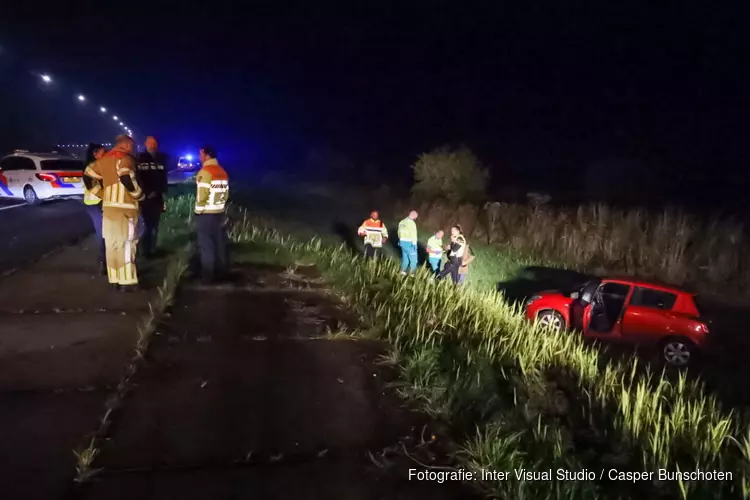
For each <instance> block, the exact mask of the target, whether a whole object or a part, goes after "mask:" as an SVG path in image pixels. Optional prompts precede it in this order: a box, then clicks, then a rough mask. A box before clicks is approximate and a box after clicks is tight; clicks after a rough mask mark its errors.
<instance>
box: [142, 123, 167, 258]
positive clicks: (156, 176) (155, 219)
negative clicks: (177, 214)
mask: <svg viewBox="0 0 750 500" xmlns="http://www.w3.org/2000/svg"><path fill="white" fill-rule="evenodd" d="M145 146H146V151H145V152H144V153H140V154H139V155H138V171H137V179H138V185H139V186H141V189H143V193H144V195H145V198H144V199H143V201H142V202H141V224H142V227H141V229H142V231H143V234H142V235H141V253H142V254H143V256H144V257H146V258H152V257H153V256H154V255H155V252H156V237H157V235H158V233H159V219H160V218H161V214H162V212H163V211H164V197H165V196H166V193H167V162H168V161H169V156H167V155H166V154H164V153H162V152H161V151H159V150H158V149H159V142H158V141H157V140H156V137H154V136H153V135H150V136H148V137H147V138H146V143H145Z"/></svg>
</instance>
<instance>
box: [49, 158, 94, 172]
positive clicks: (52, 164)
mask: <svg viewBox="0 0 750 500" xmlns="http://www.w3.org/2000/svg"><path fill="white" fill-rule="evenodd" d="M39 163H41V164H42V170H60V171H65V172H83V171H84V170H85V167H84V166H83V162H82V161H80V160H42V161H40V162H39Z"/></svg>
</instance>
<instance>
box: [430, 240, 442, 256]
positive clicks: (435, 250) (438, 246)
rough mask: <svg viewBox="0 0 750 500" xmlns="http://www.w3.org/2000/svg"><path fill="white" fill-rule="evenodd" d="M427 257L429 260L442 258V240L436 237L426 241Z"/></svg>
mask: <svg viewBox="0 0 750 500" xmlns="http://www.w3.org/2000/svg"><path fill="white" fill-rule="evenodd" d="M427 255H428V256H429V258H430V259H440V258H442V257H443V239H442V238H438V237H437V236H434V235H433V236H432V237H430V239H429V240H427Z"/></svg>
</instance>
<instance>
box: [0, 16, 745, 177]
mask: <svg viewBox="0 0 750 500" xmlns="http://www.w3.org/2000/svg"><path fill="white" fill-rule="evenodd" d="M358 3H360V2H350V3H349V4H348V6H346V7H344V6H342V5H343V4H344V3H343V2H337V3H336V4H335V3H330V4H326V3H325V2H304V3H296V4H293V3H284V2H273V3H268V4H267V5H265V6H260V5H261V4H259V3H257V2H253V3H252V4H253V7H247V6H246V7H242V8H241V9H240V8H239V7H235V8H234V9H231V8H228V7H221V6H220V3H219V2H201V4H205V5H201V6H200V7H199V6H193V5H191V4H190V3H188V2H175V3H174V4H170V5H171V6H170V7H166V6H164V7H162V6H160V4H159V3H158V2H155V3H151V4H150V5H151V7H148V8H146V7H141V6H139V5H137V4H133V3H127V4H126V5H127V6H128V7H127V8H123V7H120V8H113V7H109V6H107V7H101V6H97V7H96V8H94V7H93V5H99V4H104V2H91V5H92V7H90V8H89V9H84V10H80V9H73V8H71V7H70V6H67V5H65V6H64V5H63V3H62V2H61V3H60V4H59V5H58V6H57V7H48V8H45V9H39V8H36V7H34V6H32V5H31V4H29V3H27V4H26V6H25V7H19V6H17V5H16V6H13V7H11V6H8V5H6V6H4V7H1V8H0V18H2V19H3V20H4V22H3V26H2V31H0V47H2V49H0V69H3V71H2V74H3V76H2V82H3V85H4V88H3V100H4V101H3V107H6V106H11V107H13V106H15V107H16V108H17V107H18V106H19V103H24V102H25V103H27V104H26V105H25V106H27V108H31V107H32V106H31V105H30V104H28V102H34V103H35V105H36V106H37V107H42V108H44V109H42V110H37V111H34V112H33V113H32V112H29V113H21V114H20V117H17V118H15V120H16V121H18V120H21V121H23V122H24V123H25V122H29V121H33V120H39V116H40V115H44V116H47V118H44V119H43V121H44V122H45V126H46V127H47V128H52V129H54V130H50V131H49V132H45V134H47V133H48V134H50V135H54V136H55V137H56V138H57V137H58V136H59V140H60V141H76V140H78V141H83V140H88V137H87V136H88V135H89V134H90V135H91V136H92V137H93V136H94V135H96V138H98V137H100V136H101V134H102V133H104V131H105V130H106V134H105V135H107V137H111V136H113V135H114V134H115V133H116V132H117V130H116V128H115V127H113V126H112V124H109V123H107V122H106V120H105V119H103V118H102V117H100V116H97V111H96V108H95V107H94V104H95V103H96V105H97V107H98V103H100V102H101V103H103V104H105V105H106V106H108V107H109V108H110V109H112V110H115V111H116V112H117V113H119V114H121V116H123V117H124V118H125V119H126V120H127V122H128V124H129V125H130V126H132V127H133V128H134V131H135V133H136V135H137V139H141V140H142V138H143V136H144V135H146V134H151V133H153V134H156V135H157V136H159V137H160V138H161V141H162V143H163V146H164V147H163V149H165V150H167V151H169V152H172V153H173V154H176V155H178V154H181V153H183V152H188V151H193V152H195V151H197V147H198V146H199V145H200V144H201V143H203V142H209V143H212V144H214V145H216V146H217V147H218V148H219V150H220V153H221V152H223V155H224V157H225V158H226V159H227V162H229V163H231V164H232V166H233V167H234V168H235V169H241V170H243V171H246V172H252V173H262V172H264V171H267V170H269V169H273V168H282V167H283V168H294V167H295V166H301V165H303V164H304V158H305V157H306V155H307V154H308V152H309V151H310V150H312V149H320V148H329V149H332V150H335V151H341V152H343V153H346V154H348V155H350V156H351V158H352V159H353V160H354V163H355V164H356V165H361V164H363V163H366V162H376V163H377V164H378V165H380V166H381V169H382V172H383V173H384V175H389V174H390V173H391V172H401V173H403V172H407V171H408V165H409V164H410V163H412V161H413V159H414V157H415V156H416V155H417V154H418V153H420V152H422V151H425V150H428V149H431V148H434V147H437V146H439V145H441V144H443V143H446V142H452V143H465V144H467V145H468V146H470V147H472V148H473V149H474V150H475V151H476V152H477V153H478V154H479V156H480V157H481V158H482V159H483V160H484V161H485V162H486V163H488V164H490V165H491V166H492V169H493V173H494V175H495V177H496V179H497V178H504V176H505V175H506V174H507V177H508V178H513V179H515V180H518V179H521V180H522V181H523V180H533V179H538V178H540V177H544V178H548V179H554V180H555V182H561V183H568V184H570V183H575V178H576V176H577V175H578V173H579V172H582V171H583V170H585V169H586V168H588V167H589V166H590V165H595V164H600V163H601V164H604V165H606V164H607V163H608V162H611V161H621V160H624V161H627V162H634V163H635V164H639V165H641V166H642V167H641V169H642V170H644V171H648V170H649V169H654V171H656V170H658V171H659V172H661V174H660V175H661V176H662V177H666V178H669V177H670V176H674V177H675V178H677V177H679V178H690V179H694V180H695V179H698V180H701V182H702V179H704V178H711V179H713V181H712V182H714V184H711V185H712V186H713V189H720V188H721V183H720V182H719V183H717V182H715V178H716V176H717V172H721V176H722V178H724V179H725V178H728V177H732V178H734V179H735V180H737V179H740V180H741V178H744V176H745V174H744V172H745V169H746V167H747V165H748V163H749V162H748V159H747V156H748V155H747V153H746V151H745V149H746V148H745V143H746V137H747V136H748V132H750V130H749V129H750V126H749V125H748V111H750V90H749V89H750V85H748V84H749V83H750V82H748V61H750V57H748V56H750V50H749V49H750V44H749V43H748V39H749V37H750V36H749V35H748V33H747V30H746V28H745V27H744V26H743V19H745V16H744V13H743V12H741V11H740V10H739V9H734V8H732V7H731V4H730V3H729V2H720V3H713V4H709V3H707V2H706V3H705V6H704V7H688V6H685V5H684V4H686V2H658V3H657V2H651V5H650V6H649V7H648V8H645V7H644V6H642V5H640V4H638V3H636V2H616V3H619V4H622V5H621V6H620V7H615V6H613V5H611V4H613V3H615V2H589V3H584V2H558V1H555V2H552V1H550V2H540V3H533V2H489V1H488V2H482V3H481V4H480V3H475V4H473V3H463V2H451V3H447V2H446V3H441V2H406V1H401V2H390V3H389V2H382V1H381V2H367V4H368V5H370V6H369V7H367V6H360V5H357V4H358ZM361 3H363V4H364V3H365V2H361ZM337 4H338V5H337ZM123 5H125V4H123ZM237 5H239V3H238V4H237ZM480 5H483V6H480ZM597 5H598V7H597ZM737 5H740V4H739V3H738V4H737ZM3 10H5V12H2V11H3ZM11 67H12V68H14V69H13V71H8V68H11ZM21 67H23V68H24V69H23V70H22V69H20V68H21ZM29 71H39V72H42V71H44V72H49V73H50V74H51V75H53V76H54V77H55V78H56V79H58V81H59V82H61V84H60V88H58V89H52V88H48V89H44V88H39V85H38V81H37V80H35V79H34V76H33V75H31V74H29V73H28V72H29ZM63 84H64V85H63ZM62 87H64V90H63V88H62ZM79 91H80V92H83V93H85V94H86V95H87V96H90V99H91V102H89V104H88V106H80V105H79V104H78V103H76V102H75V100H74V95H75V93H77V92H79ZM11 93H14V95H13V96H12V97H9V95H10V94H11ZM34 96H43V97H34ZM24 99H25V100H24ZM39 103H43V106H40V105H39ZM3 114H6V113H3ZM4 120H5V121H4V122H2V126H3V127H4V129H5V130H6V131H7V130H8V127H16V125H14V124H11V125H9V124H8V122H9V120H8V119H7V117H6V118H5V119H4ZM13 123H16V122H13ZM107 127H109V129H107ZM6 136H7V133H6ZM98 140H101V139H98ZM3 146H5V147H6V148H7V147H8V146H7V145H6V144H3ZM737 182H739V181H737Z"/></svg>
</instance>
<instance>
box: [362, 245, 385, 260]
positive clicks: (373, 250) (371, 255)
mask: <svg viewBox="0 0 750 500" xmlns="http://www.w3.org/2000/svg"><path fill="white" fill-rule="evenodd" d="M382 250H383V249H382V248H380V247H374V246H372V245H370V244H365V259H377V258H378V257H380V253H381V252H382Z"/></svg>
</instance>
